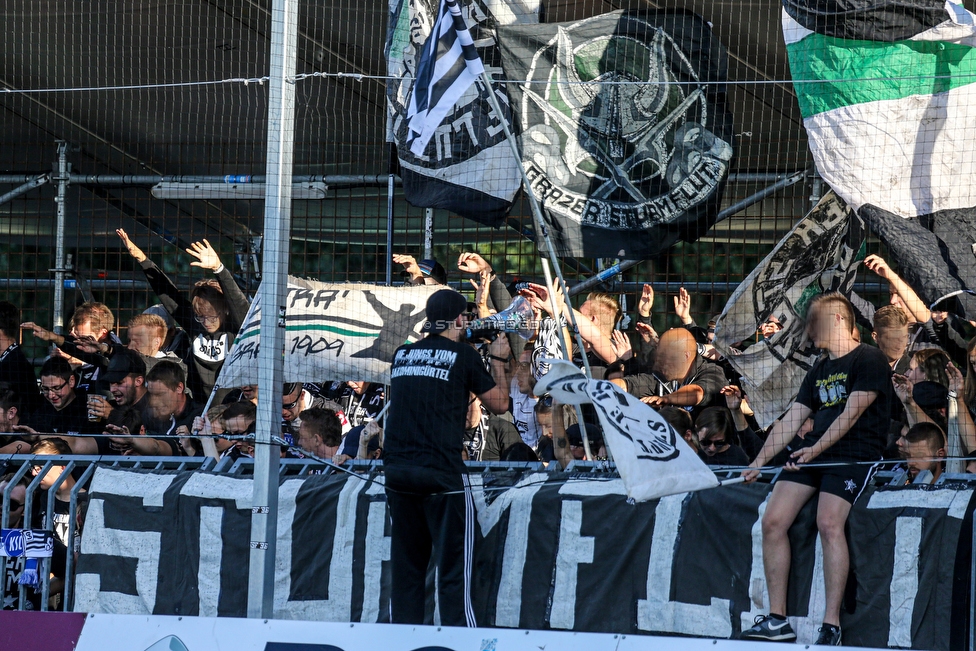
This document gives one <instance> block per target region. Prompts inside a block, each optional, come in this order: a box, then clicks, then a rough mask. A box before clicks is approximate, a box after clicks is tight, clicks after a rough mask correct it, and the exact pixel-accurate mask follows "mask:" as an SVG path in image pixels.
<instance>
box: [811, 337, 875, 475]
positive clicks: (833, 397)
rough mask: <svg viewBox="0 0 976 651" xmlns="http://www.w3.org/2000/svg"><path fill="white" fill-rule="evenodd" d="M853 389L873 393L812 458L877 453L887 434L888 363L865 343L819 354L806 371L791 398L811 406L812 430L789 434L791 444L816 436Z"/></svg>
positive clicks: (848, 457)
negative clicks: (856, 415)
mask: <svg viewBox="0 0 976 651" xmlns="http://www.w3.org/2000/svg"><path fill="white" fill-rule="evenodd" d="M857 391H867V392H874V393H876V394H877V398H875V400H874V402H872V403H871V404H870V405H869V406H868V407H867V409H866V410H865V411H864V412H863V413H862V414H861V416H860V417H859V418H858V419H857V420H856V421H855V422H854V424H853V425H852V426H851V428H850V429H849V430H848V431H847V433H846V434H845V435H844V436H843V437H841V439H840V440H838V441H837V442H835V443H834V444H833V445H832V446H830V447H829V448H827V450H825V451H824V452H822V453H821V454H820V455H819V456H818V457H817V458H816V459H815V460H814V463H817V462H826V461H838V460H853V461H871V460H874V459H880V458H881V453H882V452H883V450H884V447H885V443H886V442H887V437H888V420H889V409H890V407H889V403H890V401H891V393H892V389H891V368H890V367H889V366H888V360H887V358H886V357H885V356H884V353H882V352H881V351H880V350H878V349H877V348H874V347H872V346H868V345H866V344H860V345H858V346H857V347H856V348H855V349H854V350H852V351H851V352H849V353H847V354H846V355H844V356H843V357H838V358H837V359H830V358H825V359H822V360H821V361H819V362H818V363H817V364H816V365H815V366H814V367H813V368H812V369H810V371H809V372H808V373H807V375H806V377H805V378H804V379H803V384H801V385H800V392H799V393H798V394H797V396H796V401H797V402H798V403H800V404H801V405H804V406H806V407H809V408H810V409H812V410H813V431H812V432H810V433H809V434H807V435H806V437H805V438H804V439H803V440H802V441H800V440H799V439H794V447H796V446H795V444H796V443H797V442H799V443H800V447H804V446H810V445H813V444H814V443H816V442H817V441H819V440H820V438H821V437H822V436H823V435H824V433H825V432H826V431H827V429H828V428H829V427H830V425H831V423H833V422H834V421H835V420H836V419H837V417H838V416H840V414H841V413H842V412H843V411H844V409H846V408H847V401H848V398H849V397H850V396H851V394H853V393H855V392H857Z"/></svg>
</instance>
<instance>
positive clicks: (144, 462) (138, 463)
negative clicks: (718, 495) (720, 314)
mask: <svg viewBox="0 0 976 651" xmlns="http://www.w3.org/2000/svg"><path fill="white" fill-rule="evenodd" d="M465 465H466V467H467V471H468V472H469V473H472V474H491V473H492V472H508V471H513V470H520V471H523V470H527V471H534V472H542V471H545V470H546V468H545V466H544V465H543V464H542V463H540V462H504V461H487V462H465ZM56 466H61V467H63V468H64V470H63V471H62V472H61V474H60V476H59V478H58V479H57V480H56V481H55V482H54V484H53V485H52V486H51V488H50V489H48V490H47V491H44V490H41V488H40V486H41V480H42V479H43V478H44V476H45V475H46V474H47V473H48V471H49V470H51V469H52V468H54V467H56ZM99 467H103V468H124V469H131V470H145V471H150V472H181V471H198V472H209V473H217V474H222V475H227V476H232V477H247V476H251V475H252V474H253V471H254V460H253V459H250V458H246V457H243V458H239V459H231V458H229V457H227V458H224V459H221V460H217V459H214V458H212V457H97V456H54V455H7V456H3V457H0V476H3V475H6V474H10V473H12V478H11V480H10V481H9V482H8V484H7V486H6V487H5V489H4V491H3V493H2V498H3V503H2V507H0V522H2V528H3V529H8V528H9V525H10V510H11V509H10V502H11V493H12V492H13V489H14V488H15V486H16V485H17V483H18V482H19V481H20V480H21V479H22V478H25V477H29V478H30V483H29V485H28V486H27V491H26V492H27V496H26V500H25V502H24V513H23V523H24V525H23V526H24V528H29V526H30V523H31V522H33V521H34V517H35V515H34V514H35V513H36V512H37V509H38V508H39V502H38V500H46V504H45V506H46V509H45V510H44V514H45V518H44V520H43V522H42V523H41V527H42V528H43V529H45V530H47V531H51V530H53V526H54V523H53V517H54V512H55V497H56V494H57V491H58V488H59V487H60V486H61V485H62V483H63V482H64V481H66V480H67V478H68V477H69V476H72V477H74V478H75V485H74V487H73V488H72V489H71V492H70V501H69V512H68V530H67V536H66V539H67V540H68V541H73V540H74V536H75V532H76V530H77V526H76V523H77V521H78V513H79V510H80V509H83V508H84V506H85V503H84V501H83V500H80V499H79V498H80V497H81V496H82V491H83V490H87V488H88V485H89V484H90V482H91V479H92V477H93V476H94V474H95V470H96V469H97V468H99ZM345 469H346V470H347V471H349V472H356V473H360V474H364V475H373V474H375V473H381V472H382V470H383V462H382V461H350V462H347V464H346V466H345ZM714 470H715V474H716V476H717V477H718V478H719V479H720V480H721V479H730V478H733V477H736V476H738V475H739V472H740V470H739V469H737V468H715V469H714ZM781 471H782V470H781V469H776V470H766V471H764V472H763V474H762V476H761V481H770V482H771V481H775V479H776V477H777V476H778V475H779V473H780V472H781ZM279 472H280V475H281V477H282V478H295V477H305V476H308V475H310V474H317V473H323V472H324V473H330V472H337V471H336V470H335V469H334V468H333V467H330V466H329V465H328V464H325V463H322V462H318V461H314V460H310V459H282V460H281V462H280V466H279ZM549 472H553V473H560V474H561V475H562V476H565V477H574V476H584V475H585V476H587V477H590V478H593V477H599V478H600V479H610V478H617V477H619V474H618V473H617V471H616V468H615V466H614V465H613V464H612V463H610V462H606V461H574V462H572V463H570V465H569V466H567V467H566V469H565V470H561V469H560V468H559V464H557V463H550V464H549ZM928 479H929V480H930V479H931V475H930V474H929V477H928ZM907 480H908V478H907V474H906V471H904V470H901V471H882V472H879V473H877V474H876V475H875V476H874V479H873V482H874V484H875V485H876V486H883V485H891V486H902V485H905V483H906V481H907ZM916 481H922V482H924V481H926V477H924V476H921V475H920V477H919V479H917V480H916ZM945 482H952V483H959V482H962V483H966V484H968V485H971V486H976V478H974V477H973V475H969V474H951V473H943V474H942V475H941V476H940V477H939V479H938V480H937V482H936V483H937V484H942V483H945ZM486 483H487V482H486ZM73 551H74V550H73V549H72V548H71V546H69V548H68V553H67V558H66V570H65V583H64V592H63V597H62V601H61V603H62V607H63V609H64V610H66V611H70V610H72V606H73V600H74V587H75V584H74V575H73V572H74V567H75V558H74V553H73ZM974 552H976V539H974ZM973 558H974V559H976V555H974V557H973ZM4 562H10V561H9V559H4ZM50 567H51V559H50V558H45V559H42V563H41V566H40V581H41V610H43V611H46V610H49V604H48V602H49V596H50V586H51V574H50ZM973 568H974V569H973V572H974V573H976V563H974V564H973ZM16 589H17V590H19V599H18V604H19V606H20V609H24V606H25V604H26V603H27V601H26V599H25V597H26V590H27V589H28V588H26V587H25V586H23V585H21V586H19V587H18V588H16ZM974 590H976V583H974ZM973 603H976V601H974V602H973Z"/></svg>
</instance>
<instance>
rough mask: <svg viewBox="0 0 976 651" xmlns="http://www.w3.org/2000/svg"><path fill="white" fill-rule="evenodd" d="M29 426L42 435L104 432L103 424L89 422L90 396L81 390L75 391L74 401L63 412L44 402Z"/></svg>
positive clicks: (34, 414) (33, 415)
mask: <svg viewBox="0 0 976 651" xmlns="http://www.w3.org/2000/svg"><path fill="white" fill-rule="evenodd" d="M27 424H28V425H30V426H31V428H33V429H34V431H36V432H39V433H41V434H67V433H68V432H77V433H79V434H97V433H99V432H101V431H102V424H101V423H93V422H90V421H89V420H88V394H86V393H85V392H84V391H82V390H80V389H75V397H74V400H72V401H71V402H69V403H68V405H67V406H66V407H65V408H64V409H61V410H57V409H55V408H54V407H53V406H52V405H51V403H50V402H48V401H47V400H44V401H43V404H42V405H41V407H40V409H38V410H37V411H36V412H34V413H33V414H32V415H31V417H30V420H29V421H28V423H27Z"/></svg>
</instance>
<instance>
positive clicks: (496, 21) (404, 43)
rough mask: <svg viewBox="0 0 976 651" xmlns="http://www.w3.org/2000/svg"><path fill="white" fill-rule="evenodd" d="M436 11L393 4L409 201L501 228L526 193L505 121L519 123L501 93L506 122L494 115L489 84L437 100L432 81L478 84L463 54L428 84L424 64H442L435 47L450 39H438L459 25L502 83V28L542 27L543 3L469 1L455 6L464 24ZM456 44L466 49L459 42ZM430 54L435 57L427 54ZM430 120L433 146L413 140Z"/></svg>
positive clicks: (397, 112) (414, 3)
mask: <svg viewBox="0 0 976 651" xmlns="http://www.w3.org/2000/svg"><path fill="white" fill-rule="evenodd" d="M437 6H438V5H437V3H436V2H434V3H431V2H429V0H390V18H389V30H388V33H387V40H386V57H387V70H388V74H389V76H390V79H389V81H388V82H387V105H388V109H389V114H388V117H389V122H388V125H387V126H388V135H387V137H388V140H390V141H391V142H393V143H395V144H396V148H397V156H398V158H399V164H400V177H401V179H402V180H403V192H404V196H405V198H406V199H407V201H409V202H410V203H411V204H413V205H415V206H419V207H423V208H442V209H445V210H450V211H451V212H454V213H456V214H458V215H461V216H463V217H467V218H469V219H473V220H476V221H479V222H481V223H484V224H487V225H489V226H498V225H500V224H501V223H503V221H504V218H505V216H506V215H507V214H508V211H509V209H510V208H511V205H512V201H513V200H514V198H515V195H516V193H517V192H518V190H519V188H521V186H522V179H521V176H520V174H519V171H518V167H517V165H516V162H515V160H513V158H512V152H511V150H510V149H509V146H508V144H507V143H506V142H505V134H504V132H503V130H502V120H505V121H507V122H509V123H511V119H512V116H511V111H510V110H509V107H508V97H507V96H506V95H505V93H504V92H503V91H501V90H500V89H499V88H498V87H497V86H496V91H495V92H496V95H497V97H498V101H499V103H500V105H501V108H502V112H503V115H497V114H496V113H495V111H494V110H492V108H491V105H490V103H489V101H488V94H487V93H488V89H486V88H484V87H483V85H482V84H473V85H472V84H467V85H466V87H465V88H464V89H463V91H462V92H458V90H459V87H458V85H454V86H446V87H445V85H444V84H443V83H442V84H441V87H445V88H446V89H450V90H451V91H452V92H451V93H447V92H445V93H444V94H442V95H440V97H439V100H438V98H436V97H432V96H431V93H432V92H433V93H434V94H435V95H436V94H437V92H438V90H437V85H436V84H434V85H432V84H431V79H432V78H433V77H439V78H444V75H450V74H456V75H457V78H458V79H460V80H463V79H464V78H467V79H470V78H471V75H470V72H468V68H467V65H459V64H461V63H463V62H465V61H466V60H467V59H464V57H461V58H460V59H458V58H457V56H458V54H457V50H455V54H454V55H452V56H453V57H454V58H453V60H452V65H451V67H450V69H449V70H448V69H447V65H446V63H447V59H443V62H442V63H438V64H437V65H440V66H441V67H442V69H441V70H440V71H439V72H438V70H437V69H436V66H435V67H434V68H431V67H430V66H427V69H428V70H429V73H427V77H428V78H427V79H426V80H424V79H423V75H422V68H423V66H424V65H426V64H425V61H430V60H431V59H433V60H434V61H435V63H436V62H437V52H436V46H437V45H439V44H440V43H441V42H442V41H443V40H444V39H443V38H440V39H438V38H435V36H437V34H439V33H441V32H442V31H443V30H444V29H447V30H449V31H450V30H453V31H454V32H455V33H456V27H453V26H454V25H460V26H466V27H467V29H466V31H467V32H468V33H469V34H470V38H471V42H472V49H473V50H474V51H475V52H476V53H477V56H478V58H479V59H480V60H481V62H482V63H483V65H484V68H485V70H486V71H487V73H488V75H489V76H491V77H493V78H498V77H500V76H501V64H500V61H499V54H498V48H497V47H496V45H495V29H496V27H497V26H498V25H507V24H512V23H537V22H538V20H539V18H538V15H539V2H538V0H469V1H467V2H464V3H461V4H459V5H456V8H457V9H458V11H459V12H460V14H459V16H458V17H457V18H455V17H454V15H453V14H451V13H450V11H447V12H446V13H445V12H444V9H443V8H442V10H441V12H438V11H437V9H436V8H437ZM455 43H456V44H457V45H458V46H459V45H460V42H459V41H455ZM453 45H454V44H452V46H453ZM431 47H433V51H432V52H430V53H428V50H430V49H431ZM445 49H446V48H445ZM468 56H470V54H469V55H468ZM448 78H449V77H448ZM435 81H436V80H435ZM422 98H423V99H422ZM432 99H433V100H434V101H433V103H432V102H431V100H432ZM424 101H426V102H427V105H428V109H427V110H426V112H418V111H417V109H416V108H414V109H413V110H411V106H412V105H413V104H414V103H415V102H417V106H418V107H420V106H422V105H423V102H424ZM447 101H450V102H451V103H450V105H448V104H447ZM432 104H434V105H436V106H438V107H439V109H440V110H443V111H444V112H442V113H440V117H437V118H436V122H435V121H433V118H434V117H435V116H434V115H433V113H432V112H431V110H430V106H431V105H432ZM415 114H416V116H417V117H414V116H415ZM423 117H427V118H429V120H428V121H429V122H430V125H431V127H430V129H431V130H430V131H429V133H428V134H427V136H426V139H422V138H417V137H414V134H413V133H412V130H411V124H413V125H414V126H417V127H418V128H417V131H418V132H420V131H421V130H420V128H419V124H418V122H419V120H420V119H421V118H423ZM421 143H422V144H423V147H421V146H420V145H421ZM412 147H413V150H412V149H411V148H412Z"/></svg>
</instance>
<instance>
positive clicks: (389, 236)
mask: <svg viewBox="0 0 976 651" xmlns="http://www.w3.org/2000/svg"><path fill="white" fill-rule="evenodd" d="M388 155H389V158H390V160H389V166H390V170H389V171H390V173H389V175H388V177H387V182H386V284H387V286H390V285H392V284H393V185H394V182H393V180H394V179H395V178H396V175H394V174H393V172H394V171H395V170H396V162H395V161H396V147H395V146H394V144H393V143H392V142H391V143H390V147H389V154H388Z"/></svg>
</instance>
